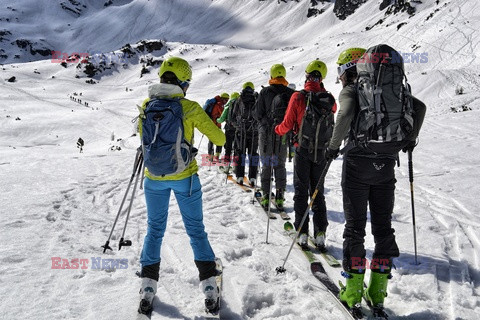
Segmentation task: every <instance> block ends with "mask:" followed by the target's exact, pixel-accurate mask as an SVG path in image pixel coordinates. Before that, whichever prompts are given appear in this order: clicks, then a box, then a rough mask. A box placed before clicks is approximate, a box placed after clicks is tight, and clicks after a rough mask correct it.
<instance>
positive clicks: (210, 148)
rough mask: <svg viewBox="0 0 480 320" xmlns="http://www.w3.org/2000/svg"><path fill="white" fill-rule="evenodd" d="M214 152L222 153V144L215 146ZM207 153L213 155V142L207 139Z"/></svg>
mask: <svg viewBox="0 0 480 320" xmlns="http://www.w3.org/2000/svg"><path fill="white" fill-rule="evenodd" d="M215 153H222V146H215ZM208 154H209V155H211V156H213V142H212V141H210V140H209V141H208Z"/></svg>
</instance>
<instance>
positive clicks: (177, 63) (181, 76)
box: [158, 57, 192, 82]
mask: <svg viewBox="0 0 480 320" xmlns="http://www.w3.org/2000/svg"><path fill="white" fill-rule="evenodd" d="M167 71H170V72H172V73H173V74H175V76H176V77H177V78H178V80H180V81H182V82H184V81H190V80H192V68H191V67H190V65H189V64H188V62H187V61H185V60H183V59H182V58H178V57H170V58H168V59H166V60H163V62H162V65H161V66H160V70H159V71H158V76H159V77H161V76H162V75H163V74H164V73H165V72H167Z"/></svg>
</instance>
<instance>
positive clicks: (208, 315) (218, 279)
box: [202, 257, 223, 320]
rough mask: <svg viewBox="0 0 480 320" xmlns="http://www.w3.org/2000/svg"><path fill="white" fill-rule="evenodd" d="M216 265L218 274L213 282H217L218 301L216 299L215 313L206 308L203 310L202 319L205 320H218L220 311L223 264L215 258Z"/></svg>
mask: <svg viewBox="0 0 480 320" xmlns="http://www.w3.org/2000/svg"><path fill="white" fill-rule="evenodd" d="M215 262H216V264H217V267H216V268H217V270H218V271H219V274H218V275H217V276H216V278H215V280H216V282H217V288H218V299H217V308H216V310H215V311H213V312H212V311H209V310H208V309H207V308H205V309H204V311H203V315H202V318H203V319H206V320H213V319H220V311H221V302H222V290H223V263H222V260H221V259H220V258H218V257H217V258H215Z"/></svg>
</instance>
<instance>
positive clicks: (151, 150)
mask: <svg viewBox="0 0 480 320" xmlns="http://www.w3.org/2000/svg"><path fill="white" fill-rule="evenodd" d="M141 118H142V146H143V161H144V163H145V167H147V169H148V171H149V172H150V173H152V174H153V175H155V176H161V177H164V176H169V175H174V174H178V173H181V172H183V171H184V170H185V169H186V168H187V167H188V165H189V164H190V162H191V161H192V159H193V157H194V155H192V152H193V150H192V146H191V144H190V143H189V142H188V141H187V140H185V136H184V129H183V109H182V104H181V103H180V99H153V100H150V101H149V102H148V103H147V106H146V108H145V110H144V112H143V116H142V117H141Z"/></svg>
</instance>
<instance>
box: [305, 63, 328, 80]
mask: <svg viewBox="0 0 480 320" xmlns="http://www.w3.org/2000/svg"><path fill="white" fill-rule="evenodd" d="M316 72H318V73H320V75H321V76H322V79H325V77H326V76H327V65H326V64H325V62H323V61H320V60H313V61H312V62H310V63H309V64H308V66H307V67H306V68H305V73H307V74H312V73H313V74H312V75H313V76H314V75H315V73H316Z"/></svg>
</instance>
